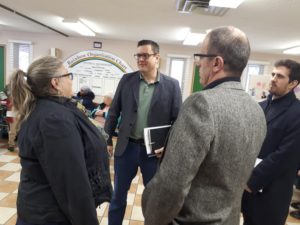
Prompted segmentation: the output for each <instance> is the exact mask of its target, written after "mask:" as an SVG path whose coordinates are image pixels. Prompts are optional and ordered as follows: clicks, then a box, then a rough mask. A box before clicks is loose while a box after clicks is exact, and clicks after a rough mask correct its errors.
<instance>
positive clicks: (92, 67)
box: [64, 50, 133, 96]
mask: <svg viewBox="0 0 300 225" xmlns="http://www.w3.org/2000/svg"><path fill="white" fill-rule="evenodd" d="M64 66H65V67H66V69H67V70H68V71H69V72H72V73H73V74H74V80H73V91H74V93H77V92H78V91H79V90H80V87H82V86H89V87H90V88H91V89H92V90H93V91H94V93H95V94H96V95H100V96H103V95H104V94H105V93H108V92H112V93H115V91H116V88H117V86H118V83H119V81H120V79H121V78H122V76H123V74H124V73H130V72H132V71H133V70H132V68H131V67H130V66H129V65H128V64H127V63H126V62H125V61H124V60H122V59H121V58H119V57H117V56H115V55H113V54H111V53H109V52H105V51H99V50H89V51H82V52H78V53H76V54H74V55H72V56H71V57H69V58H68V59H66V60H65V62H64Z"/></svg>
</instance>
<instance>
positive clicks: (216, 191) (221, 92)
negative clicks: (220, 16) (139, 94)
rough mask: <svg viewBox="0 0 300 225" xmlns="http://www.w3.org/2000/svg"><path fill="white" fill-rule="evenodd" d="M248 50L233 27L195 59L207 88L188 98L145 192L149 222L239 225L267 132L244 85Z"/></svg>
mask: <svg viewBox="0 0 300 225" xmlns="http://www.w3.org/2000/svg"><path fill="white" fill-rule="evenodd" d="M249 55H250V45H249V41H248V38H247V36H246V35H245V34H244V33H243V32H242V31H241V30H239V29H237V28H235V27H220V28H216V29H213V30H212V31H211V32H209V33H208V34H207V36H206V37H205V39H204V41H203V43H202V45H201V48H200V53H198V54H195V60H196V64H197V65H198V66H199V74H201V76H200V82H201V84H202V85H203V86H204V90H203V91H200V92H197V93H195V94H193V95H191V96H190V97H188V98H187V99H186V101H185V102H184V104H183V106H182V107H181V109H180V112H179V115H178V118H177V120H176V122H175V124H174V125H173V128H172V129H171V132H170V136H169V139H168V143H167V146H166V150H165V154H164V156H163V159H162V161H161V164H160V167H159V168H158V171H157V173H156V174H155V176H154V177H153V178H152V180H151V181H150V182H149V183H148V184H147V186H146V188H145V190H144V192H143V195H142V210H143V214H144V217H145V225H158V224H159V225H168V224H174V225H175V224H176V225H177V224H185V225H192V224H202V225H221V224H222V225H238V224H239V221H240V206H241V197H242V193H243V190H244V187H245V185H246V182H247V178H248V177H249V175H250V173H251V170H252V168H253V165H254V162H255V159H256V156H257V154H258V152H259V149H260V147H261V144H262V142H263V140H264V137H265V133H266V124H265V119H264V114H263V111H262V110H261V108H260V107H259V105H258V104H257V102H255V101H254V100H253V99H252V98H251V96H249V95H248V94H247V93H246V92H245V91H244V90H243V88H242V85H241V82H240V78H241V75H242V72H243V70H244V68H245V67H246V65H247V62H248V59H249Z"/></svg>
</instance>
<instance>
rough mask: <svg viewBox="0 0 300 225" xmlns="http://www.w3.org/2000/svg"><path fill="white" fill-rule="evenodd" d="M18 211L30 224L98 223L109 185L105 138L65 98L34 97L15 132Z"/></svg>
mask: <svg viewBox="0 0 300 225" xmlns="http://www.w3.org/2000/svg"><path fill="white" fill-rule="evenodd" d="M18 144H19V148H20V151H19V156H20V159H21V165H22V171H21V181H20V185H19V190H18V199H17V209H18V216H19V217H20V218H21V219H22V220H24V221H26V222H28V223H31V224H46V223H49V222H69V223H70V224H71V223H72V225H83V224H89V225H98V220H97V215H96V209H95V207H96V206H98V205H99V204H101V203H102V202H103V201H109V200H110V196H111V192H112V187H111V182H110V174H109V163H108V154H107V150H106V148H107V147H106V142H105V140H104V138H103V137H102V136H101V135H100V133H99V131H98V130H97V128H96V127H95V126H94V125H93V124H92V123H91V122H90V121H89V120H88V118H87V117H86V116H85V115H84V114H83V113H82V112H81V111H79V110H78V109H77V108H76V105H75V104H73V103H72V102H70V101H68V100H67V99H65V98H51V99H49V98H47V99H39V100H38V101H37V104H36V107H35V109H34V111H33V112H32V113H31V114H30V116H29V118H28V119H27V120H26V121H25V122H24V123H23V124H22V126H21V129H20V132H19V136H18Z"/></svg>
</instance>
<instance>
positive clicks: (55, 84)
mask: <svg viewBox="0 0 300 225" xmlns="http://www.w3.org/2000/svg"><path fill="white" fill-rule="evenodd" d="M51 85H52V87H53V88H54V89H55V90H58V89H59V81H58V79H57V78H51Z"/></svg>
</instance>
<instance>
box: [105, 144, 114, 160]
mask: <svg viewBox="0 0 300 225" xmlns="http://www.w3.org/2000/svg"><path fill="white" fill-rule="evenodd" d="M107 152H108V155H109V157H112V155H113V153H114V149H113V146H112V145H107Z"/></svg>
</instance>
